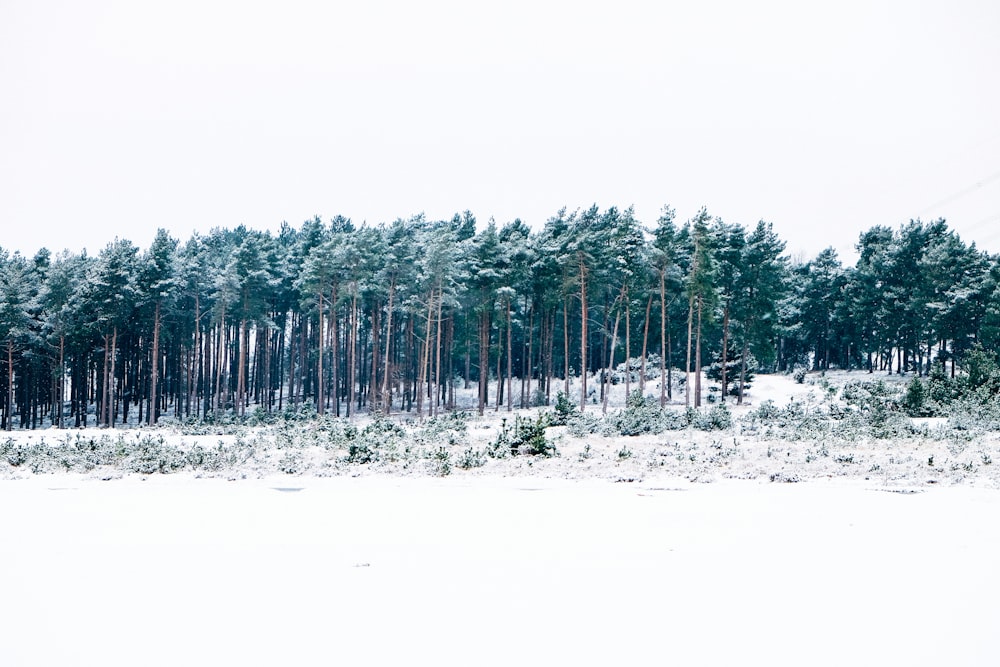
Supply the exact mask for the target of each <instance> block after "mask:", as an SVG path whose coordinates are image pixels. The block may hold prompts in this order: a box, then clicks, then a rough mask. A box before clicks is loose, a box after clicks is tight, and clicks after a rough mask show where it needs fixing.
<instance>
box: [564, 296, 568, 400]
mask: <svg viewBox="0 0 1000 667" xmlns="http://www.w3.org/2000/svg"><path fill="white" fill-rule="evenodd" d="M563 384H564V385H565V386H564V389H563V392H564V393H565V394H566V398H567V399H568V398H569V299H568V298H567V299H566V300H565V301H564V302H563Z"/></svg>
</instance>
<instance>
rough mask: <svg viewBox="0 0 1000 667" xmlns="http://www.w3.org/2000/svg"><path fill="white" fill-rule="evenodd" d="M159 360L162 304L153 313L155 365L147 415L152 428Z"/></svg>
mask: <svg viewBox="0 0 1000 667" xmlns="http://www.w3.org/2000/svg"><path fill="white" fill-rule="evenodd" d="M159 360H160V302H159V301H157V302H156V310H155V311H154V313H153V364H152V367H151V368H150V371H149V414H148V415H147V419H148V423H149V425H150V426H152V425H153V424H155V423H156V413H157V412H158V410H157V409H156V408H157V406H156V384H157V382H158V381H159Z"/></svg>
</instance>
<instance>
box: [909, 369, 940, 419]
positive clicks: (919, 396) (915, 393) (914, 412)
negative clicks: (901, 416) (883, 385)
mask: <svg viewBox="0 0 1000 667" xmlns="http://www.w3.org/2000/svg"><path fill="white" fill-rule="evenodd" d="M927 399H928V396H927V387H925V386H924V383H923V381H922V380H921V379H920V378H918V377H914V378H913V379H912V380H910V383H909V384H908V385H906V393H905V394H904V395H903V410H904V411H905V412H906V414H908V415H909V416H911V417H928V416H930V415H932V414H933V413H934V411H933V410H931V409H930V406H929V405H928V400H927Z"/></svg>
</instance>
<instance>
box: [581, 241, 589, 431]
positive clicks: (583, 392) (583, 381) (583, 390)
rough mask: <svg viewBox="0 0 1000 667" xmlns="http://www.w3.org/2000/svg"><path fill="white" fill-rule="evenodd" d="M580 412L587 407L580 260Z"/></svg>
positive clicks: (583, 268)
mask: <svg viewBox="0 0 1000 667" xmlns="http://www.w3.org/2000/svg"><path fill="white" fill-rule="evenodd" d="M580 329H581V331H580V412H583V411H584V410H586V409H587V269H586V266H585V265H584V263H583V260H580Z"/></svg>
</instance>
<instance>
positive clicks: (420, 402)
mask: <svg viewBox="0 0 1000 667" xmlns="http://www.w3.org/2000/svg"><path fill="white" fill-rule="evenodd" d="M433 316H434V290H431V293H430V296H429V297H428V300H427V326H426V328H425V330H424V331H425V334H424V344H423V351H422V353H421V355H420V371H419V373H418V376H417V390H416V392H415V393H416V395H417V415H418V416H421V417H422V416H423V414H424V413H423V406H424V393H426V390H425V389H424V381H425V380H426V379H427V366H428V364H429V363H430V354H431V348H430V345H431V318H432V317H433Z"/></svg>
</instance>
